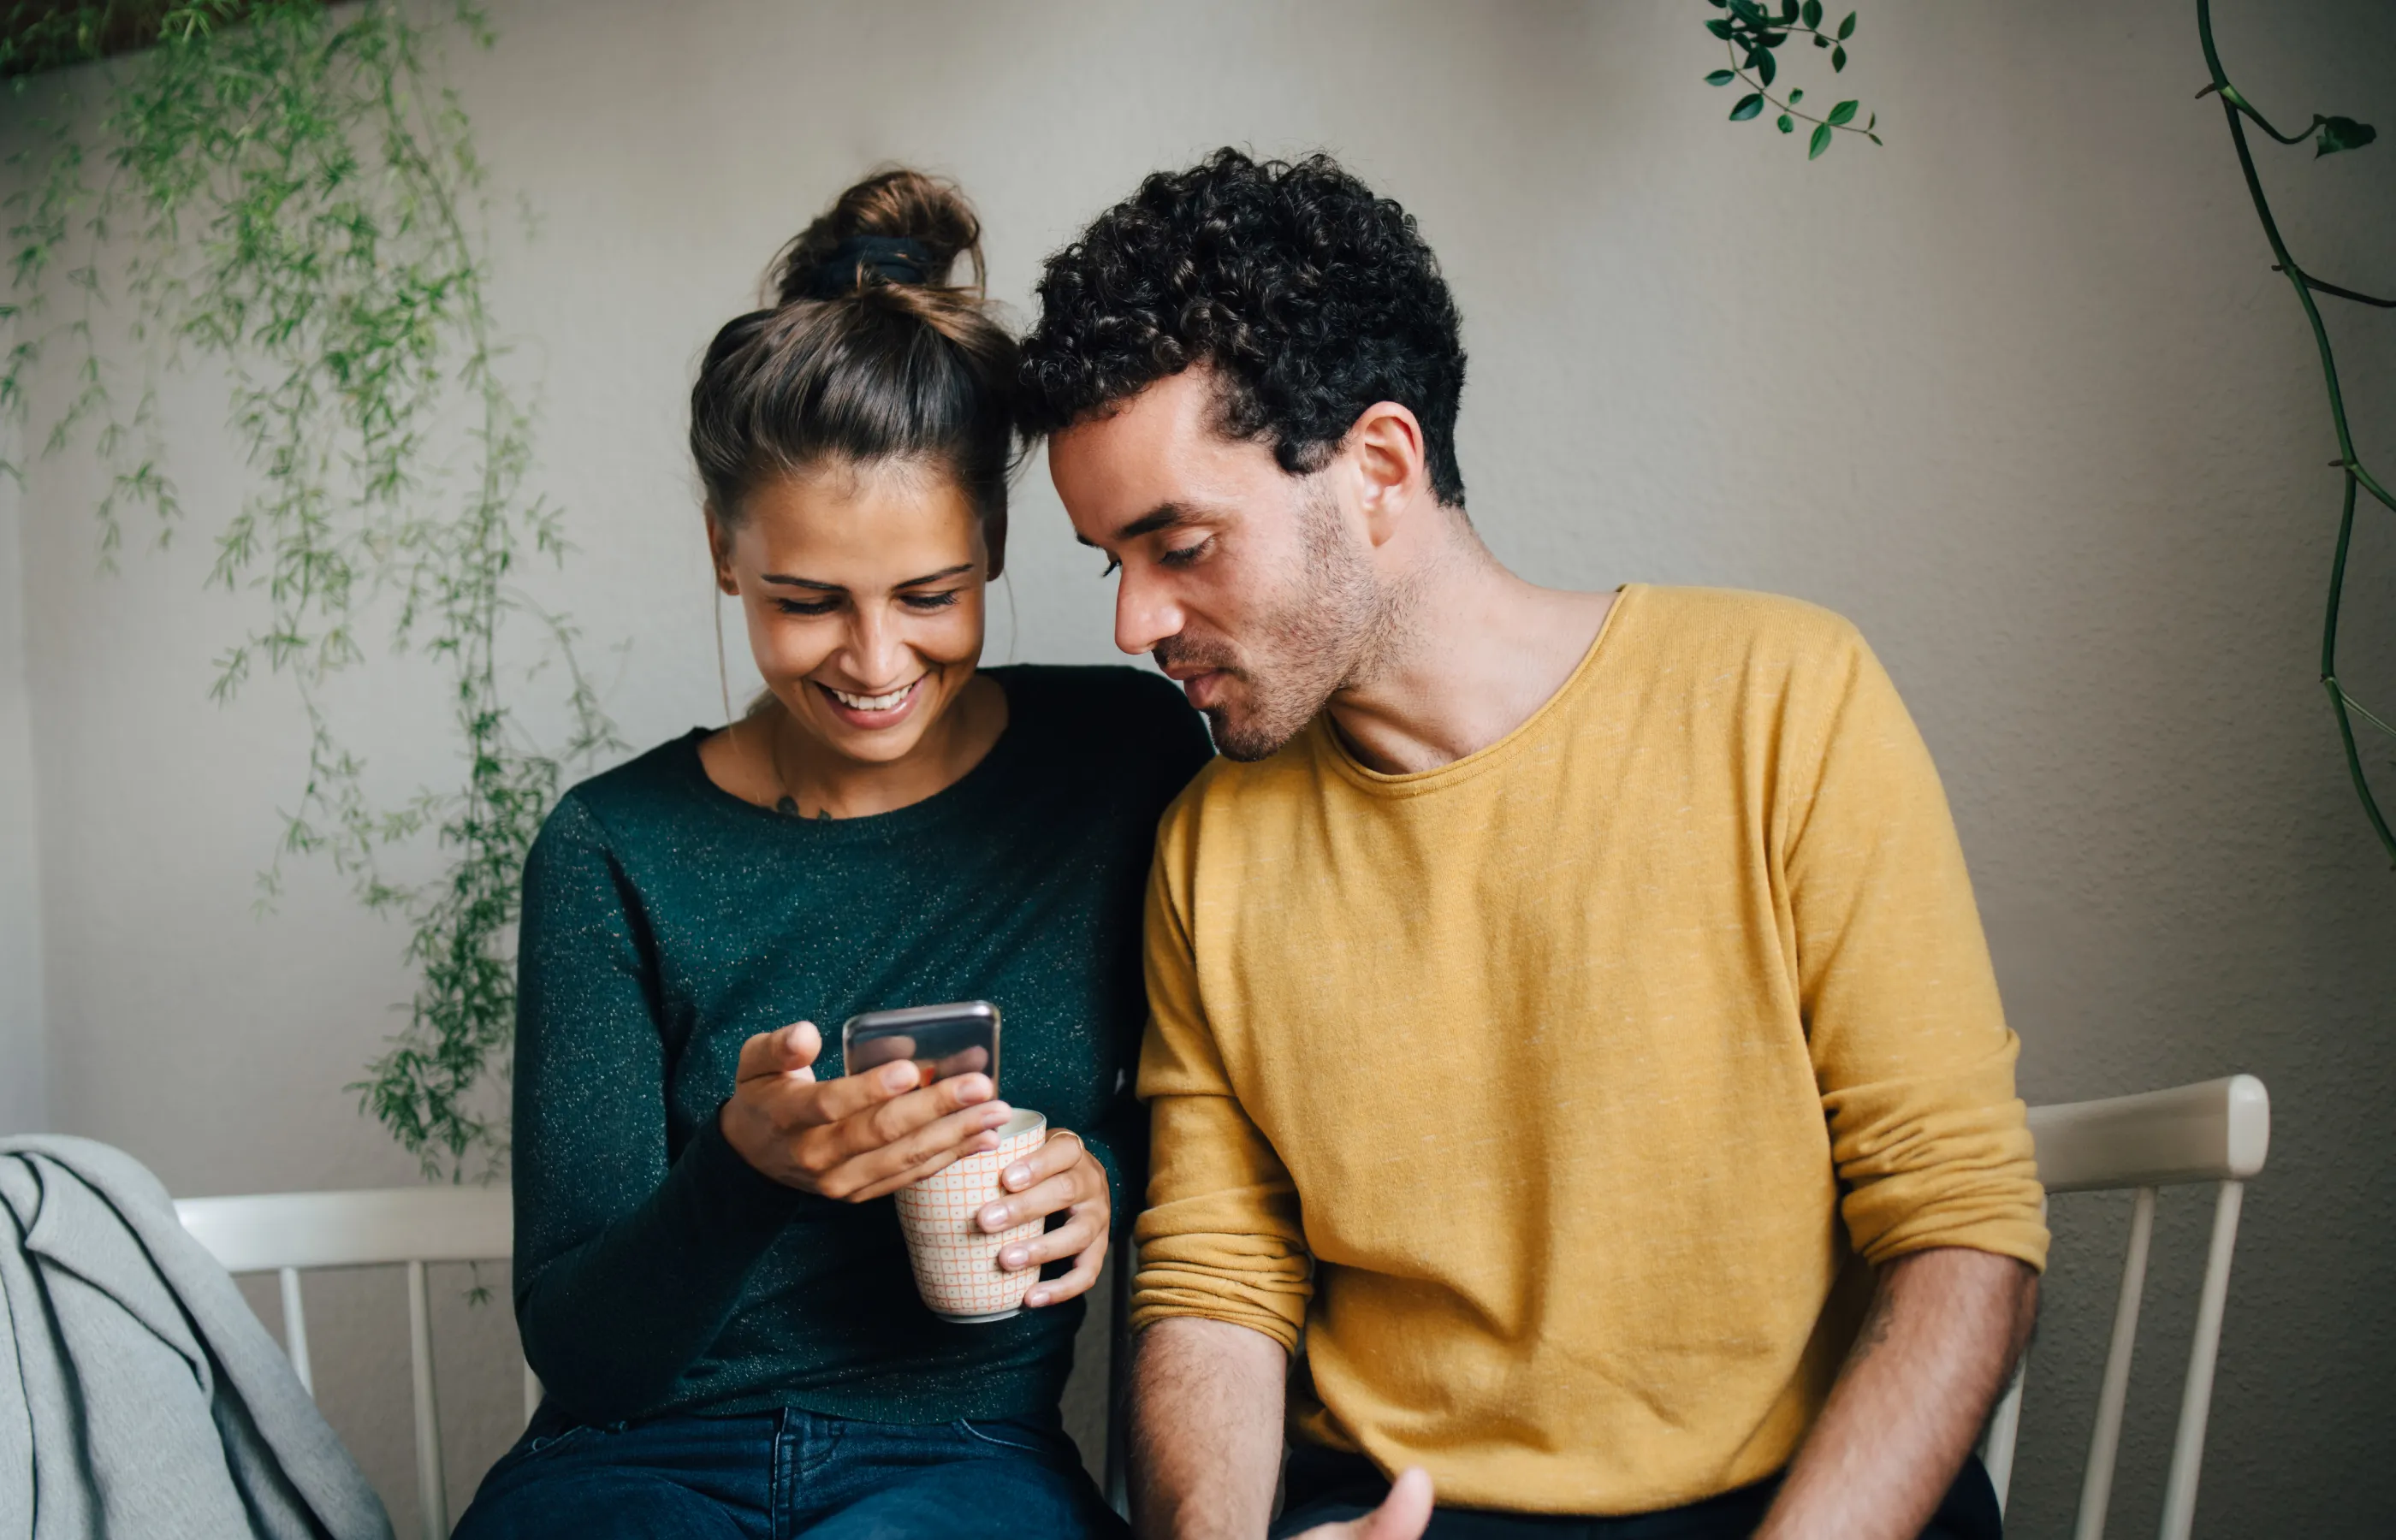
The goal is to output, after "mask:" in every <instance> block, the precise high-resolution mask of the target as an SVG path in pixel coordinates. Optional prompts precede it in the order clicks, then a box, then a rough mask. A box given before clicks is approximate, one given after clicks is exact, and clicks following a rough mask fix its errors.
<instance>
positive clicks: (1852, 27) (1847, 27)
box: [1839, 11, 1856, 43]
mask: <svg viewBox="0 0 2396 1540" xmlns="http://www.w3.org/2000/svg"><path fill="white" fill-rule="evenodd" d="M1855 35H1856V13H1855V12H1853V11H1849V12H1847V19H1846V20H1844V21H1842V22H1840V23H1839V41H1840V42H1842V43H1844V42H1845V41H1846V40H1847V39H1848V38H1850V37H1853V36H1855Z"/></svg>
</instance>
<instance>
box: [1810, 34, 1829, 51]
mask: <svg viewBox="0 0 2396 1540" xmlns="http://www.w3.org/2000/svg"><path fill="white" fill-rule="evenodd" d="M1814 46H1816V47H1817V48H1827V47H1829V46H1830V39H1829V38H1827V37H1824V36H1823V35H1822V34H1821V33H1815V34H1814Z"/></svg>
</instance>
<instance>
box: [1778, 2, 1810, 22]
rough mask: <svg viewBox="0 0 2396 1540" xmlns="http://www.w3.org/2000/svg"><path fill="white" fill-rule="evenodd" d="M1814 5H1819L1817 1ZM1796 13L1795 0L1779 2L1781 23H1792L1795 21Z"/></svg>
mask: <svg viewBox="0 0 2396 1540" xmlns="http://www.w3.org/2000/svg"><path fill="white" fill-rule="evenodd" d="M1816 3H1817V4H1818V3H1819V0H1816ZM1797 12H1798V6H1797V0H1780V20H1783V21H1794V20H1797Z"/></svg>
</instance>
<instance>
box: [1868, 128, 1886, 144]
mask: <svg viewBox="0 0 2396 1540" xmlns="http://www.w3.org/2000/svg"><path fill="white" fill-rule="evenodd" d="M1864 138H1866V139H1870V140H1871V141H1872V142H1873V143H1874V144H1880V136H1879V135H1878V134H1875V133H1873V132H1872V131H1871V130H1870V129H1869V128H1867V129H1865V130H1864ZM1881 148H1882V149H1886V148H1888V147H1887V146H1886V145H1881Z"/></svg>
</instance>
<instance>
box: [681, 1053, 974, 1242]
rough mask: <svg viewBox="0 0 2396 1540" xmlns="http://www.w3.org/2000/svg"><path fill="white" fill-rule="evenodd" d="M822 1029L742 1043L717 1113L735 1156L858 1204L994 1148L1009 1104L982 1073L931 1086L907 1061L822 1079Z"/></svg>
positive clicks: (789, 1183)
mask: <svg viewBox="0 0 2396 1540" xmlns="http://www.w3.org/2000/svg"><path fill="white" fill-rule="evenodd" d="M821 1052H823V1034H821V1033H820V1032H819V1031H817V1030H816V1024H815V1023H814V1022H812V1021H802V1022H799V1023H797V1024H796V1025H794V1026H790V1027H785V1028H782V1029H779V1031H772V1032H760V1033H758V1034H757V1035H756V1036H754V1037H752V1038H751V1039H750V1040H749V1041H748V1042H744V1043H742V1044H741V1045H740V1068H739V1070H737V1071H736V1079H735V1082H734V1084H733V1088H732V1098H731V1100H729V1101H727V1102H725V1104H724V1110H723V1111H721V1112H719V1113H718V1114H717V1115H716V1122H717V1124H718V1126H720V1127H721V1128H722V1129H723V1130H724V1136H725V1139H726V1140H728V1141H729V1142H730V1143H731V1146H732V1148H735V1149H737V1150H739V1152H740V1158H741V1159H742V1160H744V1161H747V1162H749V1163H750V1164H751V1165H752V1166H755V1167H756V1168H757V1169H758V1170H759V1171H762V1172H764V1173H765V1175H768V1176H771V1177H772V1178H774V1180H776V1181H778V1182H780V1183H781V1184H783V1185H784V1186H785V1187H794V1188H798V1189H799V1190H800V1191H802V1192H812V1193H816V1194H818V1195H819V1196H820V1197H825V1198H831V1199H835V1200H837V1201H841V1202H845V1203H861V1202H864V1201H866V1200H868V1199H870V1198H879V1197H881V1196H882V1195H883V1194H885V1193H887V1192H896V1191H898V1190H899V1188H902V1187H906V1186H908V1185H909V1184H911V1183H913V1182H919V1181H921V1180H923V1179H924V1178H925V1177H926V1176H929V1175H932V1173H934V1172H936V1171H938V1170H940V1169H941V1168H942V1167H944V1166H946V1165H948V1164H950V1163H951V1162H954V1161H956V1160H958V1159H960V1158H961V1157H963V1156H966V1155H974V1154H978V1153H980V1152H981V1151H983V1150H985V1149H996V1148H998V1135H996V1134H994V1133H992V1130H993V1129H995V1128H997V1127H998V1125H999V1124H1001V1123H1003V1122H1005V1121H1006V1120H1007V1119H1008V1118H1009V1117H1010V1116H1011V1115H1013V1111H1014V1109H1012V1108H1010V1107H1008V1106H1007V1105H1006V1104H1005V1102H1002V1101H996V1100H993V1099H992V1097H993V1096H994V1095H996V1092H997V1088H996V1087H995V1086H993V1085H992V1084H991V1081H990V1077H989V1076H988V1075H960V1076H958V1077H957V1078H956V1079H954V1080H944V1081H940V1082H936V1083H934V1084H931V1085H925V1084H924V1082H923V1071H922V1069H920V1068H919V1067H918V1066H917V1065H916V1064H915V1063H914V1061H912V1059H905V1060H900V1061H899V1062H898V1063H896V1064H885V1065H882V1066H880V1067H878V1068H876V1069H872V1070H870V1071H868V1072H867V1073H865V1074H861V1075H844V1076H842V1077H841V1078H840V1079H838V1080H833V1081H825V1082H820V1083H819V1082H818V1081H817V1080H816V1075H815V1070H814V1069H813V1068H812V1067H813V1065H814V1064H815V1061H816V1055H818V1054H819V1053H821Z"/></svg>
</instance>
